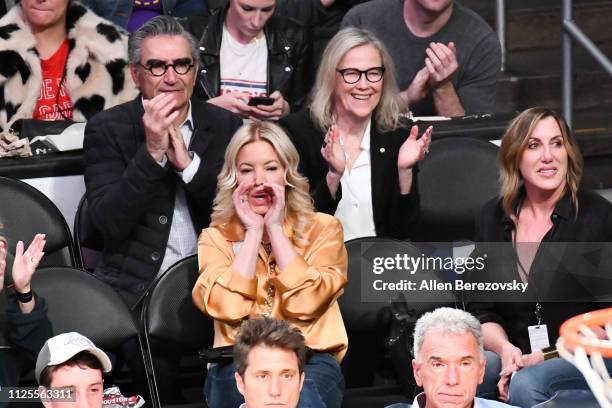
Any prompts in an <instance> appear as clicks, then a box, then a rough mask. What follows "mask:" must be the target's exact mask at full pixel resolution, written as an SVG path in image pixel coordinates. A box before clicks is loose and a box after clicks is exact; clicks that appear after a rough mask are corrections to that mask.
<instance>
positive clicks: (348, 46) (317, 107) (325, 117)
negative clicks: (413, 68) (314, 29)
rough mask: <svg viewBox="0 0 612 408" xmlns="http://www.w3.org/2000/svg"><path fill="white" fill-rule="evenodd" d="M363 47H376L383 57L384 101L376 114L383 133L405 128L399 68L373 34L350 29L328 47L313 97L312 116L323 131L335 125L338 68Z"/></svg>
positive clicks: (333, 39)
mask: <svg viewBox="0 0 612 408" xmlns="http://www.w3.org/2000/svg"><path fill="white" fill-rule="evenodd" d="M362 45H372V46H374V48H376V49H377V50H378V52H379V53H380V58H381V60H382V65H383V67H385V73H384V74H383V87H382V91H381V94H380V101H379V102H378V105H377V106H376V109H375V110H374V112H373V116H374V118H375V123H376V126H377V128H378V130H379V131H381V132H386V131H390V130H394V129H396V128H398V127H399V126H400V125H401V117H400V113H401V112H402V111H403V108H404V106H403V105H404V104H403V102H401V99H400V97H399V93H400V91H399V87H398V86H397V80H396V75H395V66H394V64H393V60H392V59H391V56H390V55H389V52H388V51H387V48H386V47H385V46H384V45H383V43H382V42H381V41H380V40H379V39H378V38H377V37H376V36H375V35H374V34H372V33H371V32H370V31H368V30H363V29H360V28H356V27H347V28H343V29H342V30H340V31H339V32H338V33H337V34H336V35H335V36H334V37H333V38H332V39H331V40H330V41H329V43H328V44H327V47H325V51H324V52H323V57H322V58H321V64H320V65H319V69H318V71H317V79H316V82H315V85H314V87H313V89H312V93H311V101H312V102H311V105H310V116H311V117H312V120H313V121H314V122H315V123H316V124H317V126H319V128H320V129H321V130H323V131H326V130H327V129H328V128H329V127H330V126H331V125H332V124H333V123H334V115H335V110H336V107H335V106H334V99H335V90H336V77H337V75H338V72H337V71H336V70H337V69H338V65H339V64H340V61H342V59H343V58H344V56H345V55H346V54H347V53H348V52H349V51H350V50H352V49H353V48H355V47H360V46H362Z"/></svg>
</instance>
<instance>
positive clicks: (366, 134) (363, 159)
mask: <svg viewBox="0 0 612 408" xmlns="http://www.w3.org/2000/svg"><path fill="white" fill-rule="evenodd" d="M371 126H372V120H369V121H368V124H367V125H366V127H365V130H364V131H363V137H362V138H361V144H360V145H359V149H361V152H360V153H359V156H358V157H357V159H356V160H355V163H354V164H353V169H354V168H356V167H361V166H367V165H369V164H370V128H371ZM340 144H341V145H344V143H342V139H340ZM345 157H346V159H347V160H348V155H347V154H346V153H345ZM347 170H349V169H347ZM351 170H352V169H351Z"/></svg>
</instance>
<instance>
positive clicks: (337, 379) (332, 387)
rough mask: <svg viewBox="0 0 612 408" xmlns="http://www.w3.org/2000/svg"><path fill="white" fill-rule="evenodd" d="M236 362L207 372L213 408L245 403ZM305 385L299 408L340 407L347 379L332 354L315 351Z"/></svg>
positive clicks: (208, 399)
mask: <svg viewBox="0 0 612 408" xmlns="http://www.w3.org/2000/svg"><path fill="white" fill-rule="evenodd" d="M235 372H236V367H235V366H234V364H233V363H227V364H212V365H211V366H210V368H209V369H208V375H207V376H206V383H205V384H204V396H205V398H206V402H207V404H208V406H210V407H211V408H237V407H239V406H240V404H242V403H243V402H244V398H243V397H242V395H241V394H240V393H239V392H238V388H237V387H236V379H235V378H234V373H235ZM304 373H305V376H304V377H305V378H304V386H303V387H302V392H301V393H300V401H299V403H298V408H340V406H341V405H342V397H343V395H344V377H343V376H342V371H341V370H340V365H339V364H338V362H337V361H336V359H335V358H334V357H333V356H332V355H331V354H329V353H319V352H314V353H313V354H312V356H311V357H310V358H309V359H308V361H307V362H306V366H305V367H304Z"/></svg>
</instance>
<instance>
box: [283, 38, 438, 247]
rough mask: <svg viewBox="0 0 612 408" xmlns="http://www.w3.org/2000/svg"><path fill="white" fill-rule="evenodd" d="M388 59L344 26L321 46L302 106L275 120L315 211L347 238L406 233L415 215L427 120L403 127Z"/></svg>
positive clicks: (378, 47)
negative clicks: (330, 217) (296, 158)
mask: <svg viewBox="0 0 612 408" xmlns="http://www.w3.org/2000/svg"><path fill="white" fill-rule="evenodd" d="M398 95H399V90H398V88H397V83H396V80H395V73H394V69H393V61H392V59H391V57H390V56H389V53H388V52H387V50H386V48H385V46H384V45H383V44H382V43H381V42H380V41H379V40H378V39H377V38H376V37H375V36H374V35H373V34H372V33H370V32H369V31H366V30H362V29H358V28H354V27H349V28H345V29H343V30H341V31H340V32H338V34H336V35H335V36H334V37H333V38H332V39H331V41H330V42H329V44H328V45H327V47H326V48H325V51H324V53H323V58H322V60H321V65H320V66H319V70H318V72H317V79H316V82H315V86H314V89H313V91H312V103H311V105H310V109H309V110H307V111H302V112H298V113H296V114H293V115H290V116H288V117H286V118H284V119H282V120H281V121H280V124H281V126H283V127H285V128H286V129H287V131H288V132H289V135H290V137H291V139H292V141H293V142H294V143H295V145H296V147H297V149H298V152H299V154H300V170H301V171H302V172H303V173H304V175H306V176H307V177H308V180H309V182H310V185H311V189H312V195H313V197H314V199H315V206H316V208H317V210H319V211H323V212H326V213H329V214H334V215H335V216H336V217H338V218H339V219H340V221H341V222H342V227H343V229H344V235H345V239H346V240H349V239H353V238H359V237H364V236H383V237H392V238H398V239H405V238H409V237H410V234H411V232H412V230H413V228H414V223H415V221H416V220H417V218H418V211H419V196H418V188H417V185H416V177H415V173H416V171H413V170H416V165H417V163H418V162H419V161H420V160H422V159H423V158H424V157H425V154H426V153H427V151H428V148H429V142H430V140H431V130H432V129H431V127H430V128H429V129H427V131H425V133H424V134H423V136H422V137H421V138H417V136H418V128H417V127H416V126H413V127H412V129H410V130H408V129H405V128H402V127H401V122H400V110H401V109H400V102H399V96H398Z"/></svg>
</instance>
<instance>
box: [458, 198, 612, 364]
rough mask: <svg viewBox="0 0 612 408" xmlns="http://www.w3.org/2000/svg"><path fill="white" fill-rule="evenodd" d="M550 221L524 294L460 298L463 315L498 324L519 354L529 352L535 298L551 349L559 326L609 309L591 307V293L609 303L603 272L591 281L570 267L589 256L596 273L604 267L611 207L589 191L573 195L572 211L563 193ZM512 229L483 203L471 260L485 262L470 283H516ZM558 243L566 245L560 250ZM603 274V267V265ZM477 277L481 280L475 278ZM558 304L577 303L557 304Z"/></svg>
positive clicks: (496, 206) (609, 284) (496, 203)
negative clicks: (482, 299)
mask: <svg viewBox="0 0 612 408" xmlns="http://www.w3.org/2000/svg"><path fill="white" fill-rule="evenodd" d="M517 208H518V206H517ZM551 220H552V222H553V227H552V228H551V229H550V231H549V232H548V233H547V234H546V235H545V236H544V238H543V239H542V243H541V244H540V246H539V247H538V250H537V253H536V256H535V258H534V260H533V263H532V266H531V269H530V271H529V280H528V290H527V291H526V292H525V294H524V295H521V294H517V295H513V297H512V299H510V298H506V299H503V296H504V294H503V293H496V294H494V295H493V297H492V299H491V300H492V301H490V302H473V301H470V298H471V296H474V295H473V294H466V300H467V301H468V302H467V310H468V311H469V312H471V313H472V314H474V315H475V316H476V317H477V318H478V319H479V320H480V321H481V323H487V322H495V323H498V324H500V325H501V326H502V327H503V328H504V329H505V331H506V333H507V335H508V339H509V340H510V342H511V343H512V344H514V345H515V346H517V347H519V348H520V349H521V350H522V351H523V353H529V352H531V348H530V345H529V336H528V332H527V326H530V325H535V324H536V323H537V321H536V318H535V313H534V312H535V305H536V300H537V299H538V298H540V299H545V300H544V301H543V302H541V306H542V310H541V313H542V323H544V324H546V325H547V330H548V338H549V340H550V343H551V344H554V342H555V340H556V339H557V337H558V336H559V327H560V326H561V324H562V323H563V322H564V321H565V320H567V319H568V318H570V317H572V316H575V315H577V314H580V313H585V312H587V311H590V310H595V309H599V308H604V307H607V306H609V305H610V303H609V302H600V303H595V302H592V300H593V296H594V292H599V295H602V294H603V295H604V296H606V295H607V297H608V299H609V298H610V293H612V280H610V278H609V274H608V272H609V270H607V271H606V272H605V276H604V275H602V276H601V277H597V276H596V275H593V274H591V273H589V272H587V270H589V271H592V270H593V269H591V268H590V267H589V268H587V267H585V268H581V267H580V266H578V267H576V265H581V264H580V262H582V261H583V260H588V259H589V258H590V257H591V256H593V257H594V258H591V259H592V261H593V264H594V265H597V264H598V263H599V265H600V269H602V265H605V264H606V263H607V264H608V265H609V262H610V259H609V256H610V253H609V252H610V250H611V249H612V246H611V244H610V243H612V204H611V203H610V202H608V201H607V200H605V199H604V198H603V197H601V196H599V195H598V194H595V193H593V192H589V191H579V192H578V211H577V212H576V207H575V206H574V205H573V203H572V201H571V197H570V195H568V194H566V195H565V196H564V197H563V198H562V199H561V200H559V202H558V203H557V205H556V206H555V209H554V211H553V213H552V215H551ZM514 229H515V227H514V224H513V222H512V221H511V219H510V218H509V217H508V216H507V215H506V214H505V213H504V211H503V209H502V206H501V200H500V199H499V198H496V199H493V200H491V201H489V202H488V203H487V204H486V205H485V206H484V207H483V209H482V210H481V212H480V215H479V216H478V218H477V221H476V236H475V240H476V248H477V251H478V252H477V255H478V253H481V252H484V253H487V260H486V263H485V269H484V270H483V271H482V272H472V274H471V276H470V280H472V281H476V280H477V281H493V282H509V281H512V280H513V279H515V280H517V281H519V282H520V276H519V272H518V268H517V262H516V255H515V251H514V248H513V246H512V232H513V231H514ZM488 243H497V244H494V245H489V244H488ZM499 243H507V245H500V244H499ZM547 243H558V244H556V246H554V247H553V246H547ZM561 243H569V244H568V245H567V246H565V245H563V244H561ZM579 243H588V246H581V245H580V244H579ZM598 243H603V244H601V245H599V244H598ZM553 245H554V244H553ZM487 248H488V249H489V250H487ZM491 248H494V249H491ZM585 249H586V250H585ZM600 250H601V251H600ZM591 252H592V253H591ZM606 252H608V255H607V256H608V259H607V260H606V258H605V253H606ZM590 253H591V254H590ZM601 254H603V256H602V255H601ZM582 265H584V263H582ZM603 269H607V267H605V266H604V267H603ZM477 273H478V275H480V274H482V275H481V276H478V275H477ZM587 274H588V275H589V276H587ZM518 296H520V297H521V299H520V300H522V301H520V302H516V301H517V300H519V298H518ZM564 299H568V300H574V299H575V300H578V299H580V301H563V300H564ZM479 300H480V299H479ZM494 300H497V301H494ZM501 300H505V301H501ZM509 300H512V301H511V302H509ZM546 300H556V301H554V302H553V301H548V302H547V301H546Z"/></svg>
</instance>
